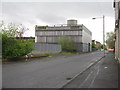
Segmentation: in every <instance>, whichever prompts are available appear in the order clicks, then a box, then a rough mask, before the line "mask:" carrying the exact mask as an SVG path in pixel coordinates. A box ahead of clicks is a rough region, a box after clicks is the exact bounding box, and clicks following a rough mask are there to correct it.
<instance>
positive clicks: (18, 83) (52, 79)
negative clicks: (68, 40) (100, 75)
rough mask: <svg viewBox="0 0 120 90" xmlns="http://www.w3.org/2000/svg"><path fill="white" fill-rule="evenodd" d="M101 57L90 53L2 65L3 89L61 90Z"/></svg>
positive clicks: (101, 54) (95, 53)
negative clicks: (55, 89)
mask: <svg viewBox="0 0 120 90" xmlns="http://www.w3.org/2000/svg"><path fill="white" fill-rule="evenodd" d="M102 56H103V52H92V53H87V54H81V55H80V54H79V55H62V56H55V57H52V58H44V59H40V60H33V61H30V62H20V63H10V64H3V68H2V70H3V71H2V72H3V73H2V74H3V78H2V79H3V80H2V81H3V88H61V87H62V86H63V85H65V84H66V83H68V82H69V80H70V79H72V78H73V77H75V76H76V75H77V74H79V73H80V72H82V71H84V70H85V69H86V68H88V67H89V66H90V65H92V64H93V63H95V62H96V61H97V60H99V59H100V58H101V57H102Z"/></svg>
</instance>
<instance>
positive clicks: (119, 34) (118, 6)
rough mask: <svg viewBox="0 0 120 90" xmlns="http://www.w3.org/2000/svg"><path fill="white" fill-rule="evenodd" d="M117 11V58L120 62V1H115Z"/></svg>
mask: <svg viewBox="0 0 120 90" xmlns="http://www.w3.org/2000/svg"><path fill="white" fill-rule="evenodd" d="M113 5H114V10H115V35H116V36H115V58H116V59H118V60H119V61H120V0H115V1H114V4H113Z"/></svg>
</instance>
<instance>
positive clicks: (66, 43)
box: [58, 36, 75, 52]
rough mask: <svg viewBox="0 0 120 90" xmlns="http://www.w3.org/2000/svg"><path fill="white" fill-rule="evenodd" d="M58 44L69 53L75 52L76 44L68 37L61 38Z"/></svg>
mask: <svg viewBox="0 0 120 90" xmlns="http://www.w3.org/2000/svg"><path fill="white" fill-rule="evenodd" d="M58 43H59V44H60V45H61V46H62V50H63V51H67V52H73V51H75V42H74V41H73V40H71V39H69V38H68V37H66V36H62V37H60V39H59V40H58Z"/></svg>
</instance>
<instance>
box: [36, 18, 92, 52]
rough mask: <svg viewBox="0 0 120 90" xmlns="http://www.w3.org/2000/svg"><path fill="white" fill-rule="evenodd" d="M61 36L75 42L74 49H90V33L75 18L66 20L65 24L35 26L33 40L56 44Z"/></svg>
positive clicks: (82, 50) (85, 50) (84, 50)
mask: <svg viewBox="0 0 120 90" xmlns="http://www.w3.org/2000/svg"><path fill="white" fill-rule="evenodd" d="M61 36H67V37H68V38H70V39H71V40H73V41H74V42H75V43H76V50H77V51H80V52H89V51H91V42H92V33H91V31H89V30H88V29H87V28H86V27H85V26H84V25H78V24H77V20H68V21H67V25H54V26H37V25H36V27H35V42H36V43H50V44H56V43H58V40H59V38H60V37H61Z"/></svg>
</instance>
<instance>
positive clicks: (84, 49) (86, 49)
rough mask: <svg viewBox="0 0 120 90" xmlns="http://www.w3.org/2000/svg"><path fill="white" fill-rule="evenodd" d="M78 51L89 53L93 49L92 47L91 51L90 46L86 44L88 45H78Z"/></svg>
mask: <svg viewBox="0 0 120 90" xmlns="http://www.w3.org/2000/svg"><path fill="white" fill-rule="evenodd" d="M76 50H77V51H78V52H89V51H91V47H90V50H89V44H86V43H83V44H82V43H78V44H76Z"/></svg>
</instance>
